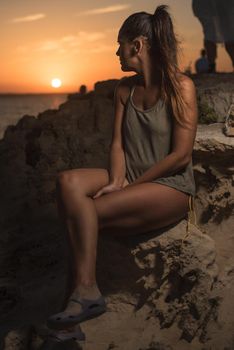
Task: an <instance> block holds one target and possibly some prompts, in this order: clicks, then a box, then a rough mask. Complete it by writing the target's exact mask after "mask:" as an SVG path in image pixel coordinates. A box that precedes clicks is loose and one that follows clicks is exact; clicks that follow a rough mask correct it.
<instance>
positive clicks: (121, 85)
mask: <svg viewBox="0 0 234 350" xmlns="http://www.w3.org/2000/svg"><path fill="white" fill-rule="evenodd" d="M138 79H139V78H138V74H135V75H132V76H130V77H123V78H121V79H120V80H119V82H118V84H117V86H116V93H117V94H119V96H120V98H121V101H122V103H123V104H126V102H127V100H128V97H129V95H130V92H131V89H132V87H133V86H134V85H136V84H137V82H138Z"/></svg>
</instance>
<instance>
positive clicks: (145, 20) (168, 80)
mask: <svg viewBox="0 0 234 350" xmlns="http://www.w3.org/2000/svg"><path fill="white" fill-rule="evenodd" d="M141 35H142V36H144V37H146V38H147V39H148V42H149V45H150V47H151V54H152V55H153V57H155V61H156V63H157V65H158V69H159V72H160V76H161V83H160V89H161V96H162V98H163V99H164V100H165V101H167V102H169V103H170V106H171V108H172V110H173V112H174V116H175V118H176V120H177V121H178V122H179V123H180V124H182V115H183V107H184V105H185V102H184V99H183V97H182V94H181V90H180V85H179V80H178V73H180V69H179V67H178V49H179V41H178V40H177V38H176V35H175V33H174V28H173V23H172V20H171V16H170V14H169V13H168V6H167V5H160V6H158V7H157V8H156V10H155V12H154V14H149V13H147V12H137V13H134V14H132V15H130V16H129V17H128V18H127V19H126V20H125V21H124V23H123V25H122V26H121V28H120V31H119V36H120V37H124V38H126V39H127V40H129V41H132V40H134V39H135V38H136V37H138V36H141Z"/></svg>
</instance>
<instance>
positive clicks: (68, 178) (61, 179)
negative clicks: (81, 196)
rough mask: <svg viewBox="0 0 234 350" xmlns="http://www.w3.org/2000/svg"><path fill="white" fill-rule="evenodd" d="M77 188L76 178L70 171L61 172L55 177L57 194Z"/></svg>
mask: <svg viewBox="0 0 234 350" xmlns="http://www.w3.org/2000/svg"><path fill="white" fill-rule="evenodd" d="M74 187H76V188H77V187H78V176H77V174H75V173H74V172H73V171H72V170H65V171H61V172H59V173H58V174H57V177H56V189H57V191H58V192H61V191H64V190H65V191H66V189H67V190H69V189H74Z"/></svg>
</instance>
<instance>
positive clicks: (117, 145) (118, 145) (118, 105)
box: [109, 80, 126, 187]
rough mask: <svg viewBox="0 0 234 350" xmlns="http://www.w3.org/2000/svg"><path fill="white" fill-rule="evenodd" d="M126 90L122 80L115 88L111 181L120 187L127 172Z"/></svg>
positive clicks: (110, 155) (110, 162)
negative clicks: (125, 151)
mask: <svg viewBox="0 0 234 350" xmlns="http://www.w3.org/2000/svg"><path fill="white" fill-rule="evenodd" d="M125 90H126V86H125V85H124V83H123V82H122V80H121V81H120V82H119V83H118V85H117V87H116V89H115V96H114V109H115V117H114V126H113V132H112V141H111V145H110V154H109V175H110V181H109V182H110V183H111V184H115V185H117V186H120V187H122V185H123V183H124V180H125V173H126V165H125V155H124V150H123V144H122V121H123V115H124V108H125V104H124V100H123V94H124V92H126V91H125Z"/></svg>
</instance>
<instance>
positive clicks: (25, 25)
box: [0, 0, 232, 93]
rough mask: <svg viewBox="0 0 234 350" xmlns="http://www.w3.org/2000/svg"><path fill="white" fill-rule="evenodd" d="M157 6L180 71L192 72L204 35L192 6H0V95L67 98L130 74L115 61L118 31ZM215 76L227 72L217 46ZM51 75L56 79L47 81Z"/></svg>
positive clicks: (167, 0)
mask: <svg viewBox="0 0 234 350" xmlns="http://www.w3.org/2000/svg"><path fill="white" fill-rule="evenodd" d="M161 3H163V4H165V5H168V6H169V11H170V13H171V15H172V19H173V21H174V25H175V31H176V33H177V35H178V38H179V39H180V42H181V47H182V53H181V54H180V58H179V65H180V68H181V69H182V70H183V71H184V70H185V69H186V68H187V67H188V66H191V69H192V72H194V62H195V60H196V59H197V58H198V57H199V55H200V50H201V48H202V47H203V32H202V27H201V24H200V22H199V21H198V19H197V18H196V17H195V16H194V14H193V12H192V6H191V4H192V1H188V0H180V1H173V0H164V1H163V2H159V1H155V0H148V1H146V2H143V1H139V0H136V1H128V2H121V4H120V3H119V2H117V1H116V2H115V1H112V2H108V1H106V2H101V3H100V4H99V2H95V1H91V0H87V1H76V0H71V1H69V2H67V1H65V0H61V1H59V2H57V1H55V0H51V1H47V2H43V5H42V4H40V2H33V1H32V2H28V0H21V1H13V0H10V1H2V2H1V5H0V21H1V24H2V30H1V32H0V39H1V76H0V93H1V92H2V93H6V92H10V93H11V92H15V93H42V92H46V93H51V92H55V90H56V91H58V90H59V92H61V93H70V92H76V91H78V90H79V87H80V86H81V85H82V84H85V85H86V86H87V89H88V90H90V89H93V86H94V84H95V83H96V82H97V81H102V80H107V79H119V78H121V77H123V76H126V75H132V74H134V72H129V73H128V74H126V73H125V72H123V71H122V70H121V65H120V64H119V59H118V57H117V56H116V51H117V49H118V45H117V37H118V31H119V29H120V27H121V25H122V23H123V21H124V20H125V19H126V18H127V17H128V16H129V15H131V14H132V13H134V12H139V11H146V12H148V13H153V12H154V10H155V8H156V6H158V5H159V4H161ZM29 4H30V6H29ZM55 7H56V14H55V12H54V8H55ZM217 70H218V71H223V72H230V71H232V65H231V60H230V58H229V56H228V54H227V53H226V51H225V48H224V47H223V45H222V44H219V46H218V59H217ZM51 72H52V74H53V75H54V74H55V75H54V76H52V77H51ZM53 72H54V73H53ZM58 77H59V78H58ZM48 79H49V82H48ZM52 79H59V80H60V81H61V85H59V82H55V83H53V84H52V83H51V81H50V80H52Z"/></svg>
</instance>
